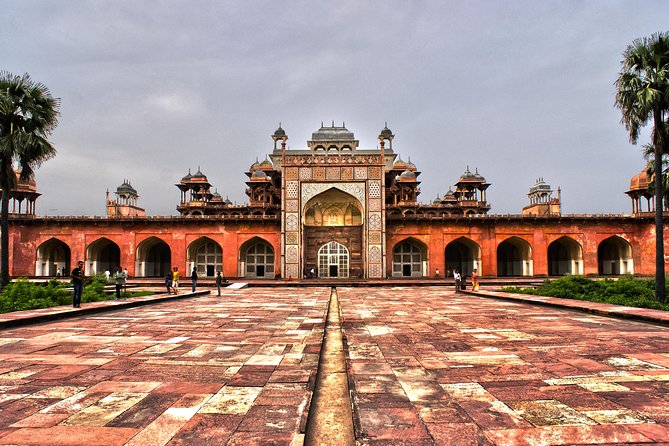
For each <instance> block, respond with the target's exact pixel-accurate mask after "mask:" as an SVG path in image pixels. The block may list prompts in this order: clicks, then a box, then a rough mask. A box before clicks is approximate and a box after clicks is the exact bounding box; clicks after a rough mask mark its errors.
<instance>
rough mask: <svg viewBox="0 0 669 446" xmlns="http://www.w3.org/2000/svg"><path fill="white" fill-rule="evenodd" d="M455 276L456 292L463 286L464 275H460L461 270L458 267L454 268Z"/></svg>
mask: <svg viewBox="0 0 669 446" xmlns="http://www.w3.org/2000/svg"><path fill="white" fill-rule="evenodd" d="M453 278H454V279H455V292H456V293H459V292H460V287H461V286H462V276H461V275H460V272H458V270H457V269H454V270H453Z"/></svg>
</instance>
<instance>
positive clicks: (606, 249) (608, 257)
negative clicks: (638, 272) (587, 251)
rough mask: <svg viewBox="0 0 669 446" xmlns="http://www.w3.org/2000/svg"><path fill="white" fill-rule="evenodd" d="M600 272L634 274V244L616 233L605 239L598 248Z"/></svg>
mask: <svg viewBox="0 0 669 446" xmlns="http://www.w3.org/2000/svg"><path fill="white" fill-rule="evenodd" d="M597 266H598V271H599V274H602V275H619V274H633V273H634V264H633V260H632V245H630V244H629V242H628V241H627V240H625V239H624V238H622V237H618V236H616V235H614V236H611V237H609V238H607V239H606V240H603V241H602V243H600V244H599V247H598V248H597Z"/></svg>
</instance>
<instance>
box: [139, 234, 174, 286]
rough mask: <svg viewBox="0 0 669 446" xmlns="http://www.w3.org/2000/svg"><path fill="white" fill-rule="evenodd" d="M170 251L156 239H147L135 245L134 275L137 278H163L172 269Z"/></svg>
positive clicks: (164, 243)
mask: <svg viewBox="0 0 669 446" xmlns="http://www.w3.org/2000/svg"><path fill="white" fill-rule="evenodd" d="M171 265H172V251H171V249H170V247H169V245H168V244H167V243H166V242H165V241H164V240H162V239H161V238H158V237H149V238H147V239H145V240H142V242H141V243H140V244H139V245H137V255H136V258H135V275H136V276H137V277H164V276H165V274H167V273H168V272H169V271H170V270H171V269H172V268H171Z"/></svg>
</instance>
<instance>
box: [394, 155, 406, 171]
mask: <svg viewBox="0 0 669 446" xmlns="http://www.w3.org/2000/svg"><path fill="white" fill-rule="evenodd" d="M407 167H408V166H407V163H405V162H404V161H402V157H401V156H398V157H397V161H395V164H393V169H395V170H406V168H407Z"/></svg>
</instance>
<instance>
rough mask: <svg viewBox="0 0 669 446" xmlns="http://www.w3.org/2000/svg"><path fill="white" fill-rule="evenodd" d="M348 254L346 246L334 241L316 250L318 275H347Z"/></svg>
mask: <svg viewBox="0 0 669 446" xmlns="http://www.w3.org/2000/svg"><path fill="white" fill-rule="evenodd" d="M348 262H349V254H348V249H347V248H346V246H344V245H342V244H341V243H337V242H335V241H332V242H329V243H326V244H325V245H323V246H321V248H320V249H319V250H318V277H322V278H329V277H341V278H347V277H348Z"/></svg>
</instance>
